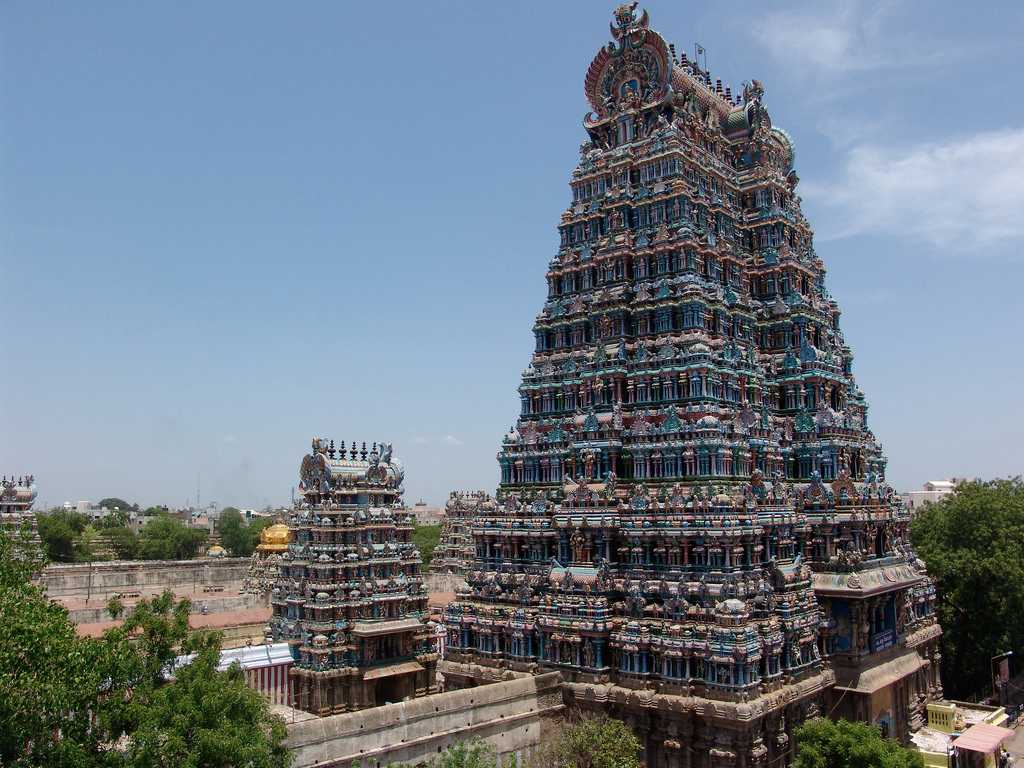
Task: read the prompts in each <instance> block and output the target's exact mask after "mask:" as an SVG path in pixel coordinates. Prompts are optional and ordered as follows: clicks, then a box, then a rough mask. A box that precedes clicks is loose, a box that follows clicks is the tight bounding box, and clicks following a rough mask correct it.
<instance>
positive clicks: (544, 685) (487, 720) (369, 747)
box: [287, 672, 563, 768]
mask: <svg viewBox="0 0 1024 768" xmlns="http://www.w3.org/2000/svg"><path fill="white" fill-rule="evenodd" d="M562 709H563V704H562V693H561V676H560V675H559V674H558V673H557V672H548V673H546V674H543V675H538V676H536V677H526V678H522V679H518V680H509V681H505V682H500V683H492V684H490V685H482V686H479V687H477V688H469V689H466V690H461V691H449V692H447V693H437V694H434V695H433V696H425V697H423V698H421V699H413V700H412V701H406V702H402V703H400V704H385V705H384V706H382V707H374V708H373V709H365V710H363V711H361V712H350V713H346V714H343V715H333V716H331V717H324V718H316V719H313V720H306V721H303V722H298V723H293V724H291V725H289V726H288V741H287V745H288V747H289V749H291V751H292V753H293V754H294V756H295V762H294V768H311V767H312V766H317V768H330V766H336V768H349V767H350V766H351V765H352V764H353V763H355V765H358V766H360V768H376V767H377V766H386V765H388V764H390V763H407V764H410V765H416V764H418V763H423V762H426V761H427V760H431V759H433V758H435V757H437V755H438V753H439V752H441V751H442V750H444V749H446V748H447V747H450V746H452V745H453V744H455V743H457V742H460V741H468V740H471V739H484V740H486V741H488V742H489V743H490V744H491V746H493V747H494V748H495V750H496V751H497V753H498V754H499V755H500V756H503V757H508V756H510V755H517V756H518V758H519V759H520V760H521V759H522V758H524V757H526V756H528V755H529V754H530V753H531V752H532V750H533V749H534V748H535V747H536V746H537V745H538V744H540V743H541V739H542V738H543V736H544V735H546V729H547V727H548V723H549V722H550V718H552V717H554V716H556V715H558V714H559V713H561V711H562Z"/></svg>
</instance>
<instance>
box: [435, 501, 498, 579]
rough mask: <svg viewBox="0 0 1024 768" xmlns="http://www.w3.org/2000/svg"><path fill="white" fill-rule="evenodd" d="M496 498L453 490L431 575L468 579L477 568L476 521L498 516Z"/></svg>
mask: <svg viewBox="0 0 1024 768" xmlns="http://www.w3.org/2000/svg"><path fill="white" fill-rule="evenodd" d="M494 508H495V507H494V499H493V498H492V497H491V495H490V494H489V493H487V492H486V491H452V493H451V495H450V496H449V497H448V503H447V504H445V507H444V522H443V523H442V526H441V540H440V541H439V542H438V544H437V547H436V548H435V549H434V556H433V558H432V559H431V561H430V571H431V573H453V574H458V575H460V576H465V575H466V572H467V571H468V570H469V568H470V567H471V566H472V565H473V558H474V557H475V556H476V547H475V546H474V544H473V531H472V526H473V519H474V518H475V517H478V516H487V515H491V514H493V513H494Z"/></svg>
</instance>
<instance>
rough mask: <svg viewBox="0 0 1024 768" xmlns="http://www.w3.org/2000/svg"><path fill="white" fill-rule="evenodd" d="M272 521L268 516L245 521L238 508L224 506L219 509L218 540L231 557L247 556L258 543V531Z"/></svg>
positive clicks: (271, 523)
mask: <svg viewBox="0 0 1024 768" xmlns="http://www.w3.org/2000/svg"><path fill="white" fill-rule="evenodd" d="M273 523H274V521H273V519H272V518H270V517H258V518H255V519H253V520H251V521H249V522H248V523H246V521H245V518H244V517H243V516H242V513H241V511H240V510H238V509H235V508H234V507H225V508H224V509H222V510H221V513H220V518H219V519H218V522H217V530H218V531H220V540H221V542H222V543H223V544H224V549H226V550H227V551H228V554H230V555H231V556H232V557H249V556H250V555H251V554H252V553H253V552H254V551H255V549H256V546H257V545H258V544H259V543H260V533H261V532H262V531H263V529H264V528H266V527H267V526H268V525H273Z"/></svg>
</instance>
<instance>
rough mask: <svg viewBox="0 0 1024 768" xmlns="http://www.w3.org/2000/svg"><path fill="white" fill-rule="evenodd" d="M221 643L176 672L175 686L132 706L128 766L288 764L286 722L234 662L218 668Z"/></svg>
mask: <svg viewBox="0 0 1024 768" xmlns="http://www.w3.org/2000/svg"><path fill="white" fill-rule="evenodd" d="M219 658H220V645H219V642H218V643H211V644H209V645H207V646H206V647H203V648H201V649H200V650H199V651H198V653H197V655H196V657H195V659H194V660H193V661H192V662H191V663H190V664H188V665H187V666H184V667H181V668H179V669H177V670H176V671H175V680H174V682H173V683H172V684H170V685H166V686H162V687H158V688H156V689H155V690H154V691H153V693H152V695H151V696H149V697H148V699H147V700H146V701H144V702H141V703H140V704H139V705H138V706H135V707H132V709H133V710H137V711H136V712H133V714H134V715H135V718H136V720H135V725H136V727H135V728H134V730H133V732H132V738H131V741H130V742H129V745H128V750H127V757H128V764H129V765H131V766H135V767H136V768H178V766H190V765H195V766H211V767H217V766H221V767H223V768H231V767H233V766H247V767H249V768H279V767H280V768H284V767H285V766H287V765H289V764H290V762H291V756H290V755H289V753H288V749H287V748H286V747H285V746H284V740H285V737H286V736H287V732H286V729H285V725H284V722H283V721H281V720H280V719H279V718H273V717H268V715H267V704H266V702H265V701H264V700H263V697H262V696H260V694H259V693H257V692H256V691H254V690H252V689H251V688H249V687H248V686H247V685H246V684H245V673H244V672H242V668H241V667H240V666H239V665H238V663H237V662H236V663H235V664H232V665H231V667H230V668H229V669H228V670H227V671H226V672H218V671H217V663H218V660H219Z"/></svg>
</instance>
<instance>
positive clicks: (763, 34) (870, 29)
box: [749, 0, 968, 80]
mask: <svg viewBox="0 0 1024 768" xmlns="http://www.w3.org/2000/svg"><path fill="white" fill-rule="evenodd" d="M918 12H919V10H918V9H917V8H916V6H914V5H912V4H909V3H905V2H899V1H898V0H894V1H892V2H871V1H862V0H834V1H833V2H815V3H813V4H809V5H806V6H805V7H802V8H799V9H795V10H794V9H791V10H784V11H773V12H770V13H768V14H766V15H765V16H764V17H762V18H761V19H760V20H759V21H757V22H756V23H755V24H753V25H751V26H750V27H749V29H750V33H751V35H752V36H753V38H754V41H755V42H756V43H757V44H758V45H760V46H761V47H762V48H764V50H765V51H767V52H768V54H769V55H770V56H771V57H772V58H774V59H776V60H777V61H779V62H781V63H783V64H785V66H786V68H787V69H789V70H792V69H796V70H798V71H799V72H801V73H802V74H803V75H804V76H806V77H809V78H811V79H816V80H821V79H825V78H833V79H834V78H839V77H842V76H847V75H853V74H856V73H863V72H876V71H878V70H893V69H901V70H905V69H908V68H914V69H918V70H919V69H921V68H922V67H933V66H935V65H938V64H940V63H942V62H946V63H948V62H949V61H951V60H953V59H959V58H960V57H962V56H964V55H966V54H967V53H968V51H967V50H966V49H965V47H964V44H963V43H962V41H959V40H955V39H954V40H942V41H939V40H934V39H924V38H923V37H921V36H919V35H918V36H916V37H915V34H916V30H915V28H914V26H913V25H912V21H913V18H914V14H915V13H918Z"/></svg>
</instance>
